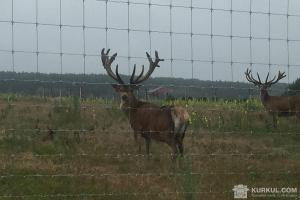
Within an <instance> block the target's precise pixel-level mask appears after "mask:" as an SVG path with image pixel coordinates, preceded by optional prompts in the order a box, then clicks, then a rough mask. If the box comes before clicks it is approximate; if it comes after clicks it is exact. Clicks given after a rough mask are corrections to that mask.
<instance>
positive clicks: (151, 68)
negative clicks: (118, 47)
mask: <svg viewBox="0 0 300 200" xmlns="http://www.w3.org/2000/svg"><path fill="white" fill-rule="evenodd" d="M146 55H147V58H148V61H149V63H150V64H149V70H148V72H147V73H146V74H145V75H144V76H143V74H144V65H142V71H141V73H140V74H139V75H138V76H137V77H136V78H134V77H135V70H136V65H134V68H133V72H132V75H131V78H130V84H131V85H137V84H139V83H141V82H143V81H145V80H147V79H148V78H149V77H150V75H151V74H152V73H153V71H154V69H155V67H159V65H158V63H159V62H160V61H164V59H160V58H159V57H158V52H157V51H155V60H154V61H153V60H152V58H151V56H150V55H149V53H148V52H146Z"/></svg>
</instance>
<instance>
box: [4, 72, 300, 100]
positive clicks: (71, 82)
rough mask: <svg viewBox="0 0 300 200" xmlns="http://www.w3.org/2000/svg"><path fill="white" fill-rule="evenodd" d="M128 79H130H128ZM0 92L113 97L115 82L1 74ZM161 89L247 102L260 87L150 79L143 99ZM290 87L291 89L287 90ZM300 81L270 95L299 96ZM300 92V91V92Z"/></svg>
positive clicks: (103, 78)
mask: <svg viewBox="0 0 300 200" xmlns="http://www.w3.org/2000/svg"><path fill="white" fill-rule="evenodd" d="M124 77H125V80H126V79H129V77H128V76H125V75H124ZM0 82H1V84H0V92H1V93H13V94H23V95H36V96H49V97H56V96H79V97H82V98H91V97H95V98H112V97H114V96H115V93H114V91H113V89H112V88H111V86H110V84H112V83H113V82H112V80H111V79H110V78H109V77H108V76H107V75H102V74H42V73H27V72H19V73H17V72H0ZM158 87H165V88H168V89H169V90H170V91H171V92H170V93H168V94H163V95H161V96H159V97H157V98H174V99H178V98H192V99H240V100H243V99H248V98H249V97H253V96H257V95H259V90H258V88H255V87H254V86H253V85H252V84H248V83H243V82H225V81H204V80H198V79H182V78H170V77H166V78H163V77H162V78H160V77H159V78H150V79H149V80H148V81H147V82H146V83H145V85H142V86H141V87H140V89H139V92H138V93H139V96H140V97H141V98H148V96H149V95H148V91H149V90H151V89H155V88H158ZM288 88H289V89H288ZM299 88H300V80H299V79H298V80H297V81H296V82H295V83H293V84H291V85H290V86H288V85H287V84H284V83H278V84H276V85H274V86H272V88H271V94H273V95H282V94H297V92H296V91H297V90H299ZM298 93H299V92H298Z"/></svg>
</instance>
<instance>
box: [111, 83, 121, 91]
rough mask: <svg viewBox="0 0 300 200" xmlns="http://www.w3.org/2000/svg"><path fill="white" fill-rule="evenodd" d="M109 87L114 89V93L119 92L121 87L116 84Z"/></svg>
mask: <svg viewBox="0 0 300 200" xmlns="http://www.w3.org/2000/svg"><path fill="white" fill-rule="evenodd" d="M111 86H112V87H113V88H114V89H115V91H116V92H120V91H121V88H122V86H121V85H118V84H111Z"/></svg>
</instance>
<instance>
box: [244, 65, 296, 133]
mask: <svg viewBox="0 0 300 200" xmlns="http://www.w3.org/2000/svg"><path fill="white" fill-rule="evenodd" d="M245 75H246V79H247V80H248V81H249V82H250V83H253V84H254V85H255V86H258V87H259V88H260V98H261V102H262V104H263V106H264V107H265V109H266V110H267V111H268V112H269V113H270V114H272V116H273V125H274V127H275V128H276V127H277V116H279V117H281V116H293V115H296V116H297V118H298V119H299V120H300V96H270V95H269V93H268V91H267V89H268V88H269V87H271V86H272V85H273V84H275V83H277V82H278V81H279V80H281V79H283V78H284V77H286V75H285V73H284V72H280V71H279V72H278V76H277V77H276V76H275V77H274V78H273V79H271V80H268V79H269V73H268V75H267V77H266V80H265V82H264V83H262V81H261V79H260V76H259V74H258V73H257V78H258V80H257V79H255V78H254V77H253V75H252V72H251V70H249V69H247V71H246V72H245Z"/></svg>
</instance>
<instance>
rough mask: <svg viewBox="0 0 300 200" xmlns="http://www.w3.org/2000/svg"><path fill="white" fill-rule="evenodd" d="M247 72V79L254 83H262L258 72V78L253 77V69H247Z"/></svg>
mask: <svg viewBox="0 0 300 200" xmlns="http://www.w3.org/2000/svg"><path fill="white" fill-rule="evenodd" d="M245 74H246V79H247V80H248V81H249V82H251V83H254V85H261V84H262V83H261V80H260V77H259V74H258V73H257V77H258V80H256V79H255V78H253V75H252V72H251V69H247V71H246V72H245Z"/></svg>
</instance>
